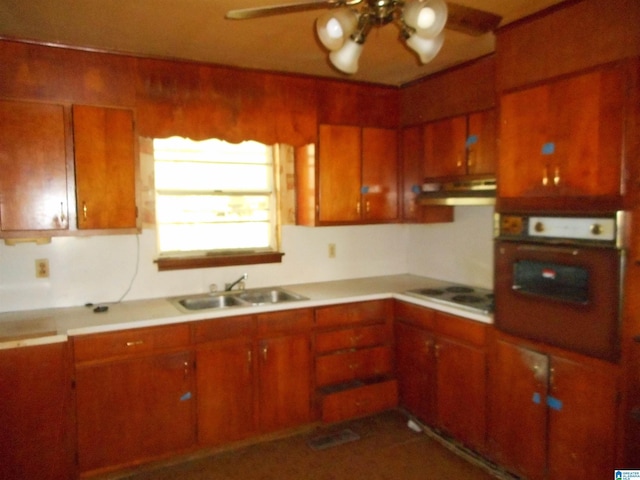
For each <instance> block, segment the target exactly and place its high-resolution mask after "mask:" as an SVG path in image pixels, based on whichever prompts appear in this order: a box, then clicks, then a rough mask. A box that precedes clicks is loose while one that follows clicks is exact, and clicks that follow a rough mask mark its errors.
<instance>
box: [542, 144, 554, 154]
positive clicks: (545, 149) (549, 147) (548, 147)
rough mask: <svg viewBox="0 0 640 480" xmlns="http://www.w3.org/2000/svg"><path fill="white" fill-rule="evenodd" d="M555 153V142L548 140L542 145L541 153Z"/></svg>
mask: <svg viewBox="0 0 640 480" xmlns="http://www.w3.org/2000/svg"><path fill="white" fill-rule="evenodd" d="M554 153H556V144H555V143H553V142H548V143H545V144H544V145H542V154H543V155H553V154H554Z"/></svg>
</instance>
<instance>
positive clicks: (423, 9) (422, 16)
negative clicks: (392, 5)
mask: <svg viewBox="0 0 640 480" xmlns="http://www.w3.org/2000/svg"><path fill="white" fill-rule="evenodd" d="M402 18H403V19H404V23H406V24H407V25H409V26H410V27H411V28H413V29H414V30H415V31H416V33H417V34H418V35H420V36H421V37H425V38H434V37H436V36H437V35H438V34H439V33H440V32H442V30H443V29H444V26H445V25H446V23H447V4H446V3H445V2H444V0H409V1H408V2H407V3H406V4H405V6H404V9H403V10H402Z"/></svg>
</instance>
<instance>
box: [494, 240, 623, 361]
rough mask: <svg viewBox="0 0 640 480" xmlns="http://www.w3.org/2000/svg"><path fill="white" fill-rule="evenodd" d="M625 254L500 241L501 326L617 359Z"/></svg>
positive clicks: (496, 290)
mask: <svg viewBox="0 0 640 480" xmlns="http://www.w3.org/2000/svg"><path fill="white" fill-rule="evenodd" d="M621 255H622V252H621V251H620V250H617V249H614V248H598V247H586V248H585V247H572V246H557V245H546V244H535V243H524V242H510V241H500V240H498V241H496V251H495V261H496V269H495V285H494V293H495V313H494V321H495V325H496V328H498V329H499V330H501V331H504V332H507V333H510V334H512V335H516V336H520V337H524V338H527V339H531V340H535V341H539V342H543V343H546V344H549V345H553V346H557V347H561V348H564V349H568V350H572V351H575V352H578V353H582V354H585V355H589V356H593V357H597V358H602V359H605V360H609V361H617V360H618V358H619V353H620V347H619V338H620V273H621V263H622V257H621Z"/></svg>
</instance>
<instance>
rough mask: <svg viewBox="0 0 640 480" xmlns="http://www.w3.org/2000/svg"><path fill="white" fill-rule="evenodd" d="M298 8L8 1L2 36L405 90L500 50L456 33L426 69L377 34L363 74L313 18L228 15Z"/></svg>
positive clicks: (0, 11)
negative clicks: (347, 70)
mask: <svg viewBox="0 0 640 480" xmlns="http://www.w3.org/2000/svg"><path fill="white" fill-rule="evenodd" d="M292 1H293V2H295V1H296V0H0V37H2V38H8V39H25V40H29V41H37V42H45V43H52V44H62V45H72V46H78V47H83V48H89V49H98V50H108V51H116V52H123V53H131V54H136V55H142V56H151V57H165V58H173V59H186V60H194V61H199V62H206V63H213V64H220V65H230V66H236V67H242V68H250V69H258V70H268V71H276V72H288V73H294V74H304V75H314V76H320V77H329V78H339V79H344V80H354V81H363V82H372V83H376V84H383V85H402V84H405V83H408V82H411V81H413V80H416V79H418V78H421V77H424V76H427V75H430V74H432V73H434V72H437V71H440V70H444V69H446V68H449V67H451V66H454V65H456V64H459V63H462V62H465V61H468V60H472V59H474V58H478V57H481V56H483V55H486V54H489V53H491V52H493V50H494V47H495V37H494V35H493V34H492V33H489V34H485V35H482V36H479V37H473V36H469V35H465V34H462V33H458V32H454V31H452V30H446V33H445V35H446V36H445V44H444V46H443V48H442V50H441V51H440V53H439V55H438V56H437V57H436V58H435V60H433V61H432V62H431V63H429V64H427V65H421V64H419V62H418V59H417V57H416V55H415V54H414V53H413V52H412V51H411V50H409V49H408V48H407V47H406V46H405V45H404V42H402V41H399V39H398V36H399V32H398V29H397V28H396V26H395V25H393V24H389V25H386V26H383V27H380V28H374V29H373V30H372V31H371V33H370V34H369V36H368V37H367V40H366V43H365V45H364V50H363V53H362V56H361V58H360V68H359V71H358V72H357V73H356V74H355V75H344V74H342V73H340V72H338V71H337V70H335V69H333V68H332V67H331V65H330V64H329V62H328V56H327V54H326V51H325V50H324V49H323V47H322V46H321V44H320V43H319V41H318V40H317V39H316V36H315V28H314V21H315V19H316V18H317V17H318V16H319V15H320V14H321V13H322V12H323V11H324V10H322V9H319V10H311V11H306V12H300V13H289V14H286V15H278V16H269V17H263V18H256V19H250V20H226V19H225V18H224V15H225V13H226V12H227V11H228V10H231V9H241V8H249V7H257V6H265V5H274V4H276V5H277V4H285V3H291V2H292ZM563 1H565V0H456V3H459V4H462V5H465V6H468V7H473V8H477V9H481V10H486V11H488V12H492V13H495V14H498V15H500V16H502V18H503V20H502V23H501V24H500V26H504V25H506V24H509V23H511V22H513V21H515V20H518V19H520V18H523V17H526V16H528V15H531V14H533V13H536V12H538V11H540V10H543V9H545V8H547V7H549V6H552V5H555V4H558V3H562V2H563Z"/></svg>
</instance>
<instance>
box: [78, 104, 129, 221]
mask: <svg viewBox="0 0 640 480" xmlns="http://www.w3.org/2000/svg"><path fill="white" fill-rule="evenodd" d="M73 140H74V152H75V168H76V197H77V212H78V228H79V229H112V228H113V229H120V228H136V222H137V211H136V155H135V154H136V148H135V135H134V123H133V112H132V111H131V110H124V109H116V108H103V107H92V106H84V105H74V106H73Z"/></svg>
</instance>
